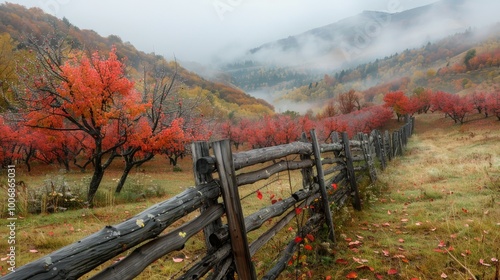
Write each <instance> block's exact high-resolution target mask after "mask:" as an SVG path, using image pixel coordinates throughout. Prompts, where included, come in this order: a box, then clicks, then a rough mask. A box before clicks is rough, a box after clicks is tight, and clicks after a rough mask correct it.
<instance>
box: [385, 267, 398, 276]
mask: <svg viewBox="0 0 500 280" xmlns="http://www.w3.org/2000/svg"><path fill="white" fill-rule="evenodd" d="M387 274H389V275H396V274H398V271H397V270H396V269H395V268H391V269H389V270H388V271H387Z"/></svg>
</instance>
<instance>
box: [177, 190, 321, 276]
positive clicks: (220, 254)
mask: <svg viewBox="0 0 500 280" xmlns="http://www.w3.org/2000/svg"><path fill="white" fill-rule="evenodd" d="M318 197H319V194H318V193H315V194H313V195H312V196H309V197H308V198H306V200H305V201H302V202H301V203H300V204H299V205H298V207H304V206H305V205H309V204H310V203H311V202H312V201H314V200H315V199H317V198H318ZM296 215H297V212H296V211H295V210H292V211H290V212H289V213H288V214H287V215H286V216H285V217H283V218H282V219H280V220H279V221H278V222H276V224H274V225H273V226H272V227H271V228H270V229H269V230H267V231H266V232H265V233H264V234H262V235H261V236H259V237H258V238H257V239H256V240H255V241H253V242H252V243H251V244H250V245H249V251H250V255H251V256H253V255H254V254H255V253H256V252H257V251H258V250H259V249H260V248H261V247H262V246H263V245H265V244H266V243H267V242H268V241H269V240H270V239H271V238H272V237H273V236H275V235H276V233H277V232H278V231H280V230H281V229H283V227H285V226H286V225H287V224H288V223H289V222H290V221H291V220H292V219H293V218H294V217H295V216H296ZM223 231H224V230H221V232H219V236H217V237H216V238H215V239H213V241H214V244H217V245H219V246H220V249H219V250H217V251H216V252H215V253H213V254H210V255H207V256H205V257H204V258H203V259H202V260H201V261H200V262H198V263H196V264H195V265H194V266H193V267H192V268H190V269H189V270H188V271H187V272H186V273H185V274H184V275H182V277H181V278H179V279H199V278H200V277H202V276H203V275H205V274H206V273H208V271H209V270H211V269H212V267H213V266H215V265H216V264H218V263H220V262H222V261H223V260H224V259H225V258H227V257H228V256H229V255H230V254H231V245H230V244H229V240H228V236H229V234H228V233H227V229H226V230H225V232H223ZM215 279H217V278H215Z"/></svg>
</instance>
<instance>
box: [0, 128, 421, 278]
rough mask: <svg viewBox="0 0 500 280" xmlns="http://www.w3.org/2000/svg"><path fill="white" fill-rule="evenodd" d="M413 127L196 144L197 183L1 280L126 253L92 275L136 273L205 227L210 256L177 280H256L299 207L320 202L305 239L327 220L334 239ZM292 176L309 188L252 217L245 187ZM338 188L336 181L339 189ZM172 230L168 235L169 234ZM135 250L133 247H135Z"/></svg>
mask: <svg viewBox="0 0 500 280" xmlns="http://www.w3.org/2000/svg"><path fill="white" fill-rule="evenodd" d="M413 128H414V118H410V119H408V120H407V122H406V124H405V125H403V126H402V127H401V128H400V129H399V130H397V131H394V132H393V133H392V134H390V133H389V132H388V131H385V133H380V132H379V131H377V130H374V131H372V132H371V133H370V134H369V135H367V134H362V133H361V134H358V135H357V136H356V137H355V139H353V140H349V139H348V136H347V134H346V133H345V132H344V133H342V134H340V135H339V134H338V133H336V132H335V133H332V134H331V139H329V141H328V143H327V144H320V143H319V142H318V139H317V136H316V133H315V131H314V130H311V131H310V137H309V139H308V138H307V137H306V134H305V133H304V134H303V136H302V140H301V141H298V142H293V143H290V144H285V145H279V146H274V147H268V148H260V149H254V150H250V151H245V152H239V153H234V154H233V153H232V151H231V146H230V142H229V140H223V141H218V142H213V143H211V144H209V143H207V142H197V143H193V144H192V153H193V164H194V173H195V174H194V175H195V182H196V186H195V187H189V188H187V189H186V190H185V191H183V192H182V193H180V194H178V195H177V196H175V197H173V198H171V199H168V200H166V201H163V202H160V203H158V204H156V205H154V206H152V207H150V208H148V209H147V210H145V211H143V212H142V213H140V214H137V215H136V216H134V217H133V218H131V219H129V220H127V221H124V222H122V223H120V224H117V225H112V226H111V225H110V226H106V227H104V228H103V229H102V230H100V231H99V232H96V233H94V234H92V235H90V236H88V237H86V238H84V239H82V240H80V241H78V242H76V243H73V244H71V245H68V246H66V247H63V248H61V249H59V250H57V251H55V252H53V253H51V254H49V255H47V256H44V257H42V258H40V259H38V260H36V261H34V262H31V263H28V264H26V265H24V266H22V267H20V268H18V269H17V270H16V271H15V272H13V273H10V274H8V275H6V276H5V277H3V278H2V279H5V280H9V279H15V280H21V279H77V278H79V277H81V276H83V275H85V274H86V273H88V272H89V271H91V270H93V269H94V268H96V267H97V266H99V265H101V264H103V263H104V262H106V261H108V260H110V259H113V258H115V257H117V256H118V255H121V254H124V253H128V255H127V256H126V257H125V258H123V259H122V260H120V261H119V262H116V263H114V264H112V265H111V266H109V267H107V268H105V269H104V270H102V271H100V272H99V273H98V274H96V275H94V276H92V277H91V278H90V279H94V280H95V279H106V280H109V279H119V280H125V279H133V278H134V277H136V276H137V275H139V274H140V273H141V272H142V271H143V270H144V269H145V268H146V267H147V266H148V265H150V264H151V263H153V262H154V261H155V260H157V259H159V258H161V257H163V256H165V255H166V254H168V253H171V252H173V251H176V250H181V249H182V248H184V246H188V245H187V244H189V243H188V242H187V241H188V240H189V239H190V238H191V237H192V236H194V235H195V234H197V233H199V232H201V231H203V234H204V237H205V245H206V254H205V255H204V257H200V259H199V260H198V261H197V262H195V263H192V265H191V266H190V267H189V268H186V269H185V271H184V273H183V274H182V275H180V276H178V277H177V279H200V278H205V279H229V278H231V277H232V276H234V274H237V275H238V278H239V279H257V273H256V270H255V267H254V264H253V263H252V256H254V255H255V254H256V252H257V251H258V250H259V249H261V248H262V247H263V246H264V245H265V244H266V243H268V242H269V241H270V240H271V239H272V238H273V237H274V236H276V235H277V234H278V233H279V232H280V230H282V229H284V228H285V229H286V228H287V227H288V226H289V223H290V222H291V221H292V220H293V219H294V218H295V216H296V215H297V213H298V212H297V211H295V209H297V208H303V207H305V206H309V205H312V204H313V203H315V205H314V211H311V212H310V213H309V215H308V220H307V222H305V224H304V225H303V226H301V227H300V230H299V229H297V236H301V237H304V236H306V235H307V234H308V233H309V232H311V231H314V230H316V229H318V228H319V227H321V226H324V225H325V224H326V226H327V228H328V229H329V235H328V236H329V239H330V240H331V241H332V242H335V231H334V230H335V225H334V224H333V217H332V215H333V214H334V213H335V211H332V210H334V209H338V208H339V207H342V206H343V205H344V204H345V203H346V202H347V201H351V203H352V205H353V207H354V209H356V210H361V207H362V201H361V199H360V193H359V190H358V180H359V178H360V176H369V178H370V180H371V181H372V182H374V181H375V180H376V179H377V168H376V165H377V164H378V166H379V168H380V169H382V170H383V169H384V168H385V167H386V165H387V162H388V161H389V160H391V159H392V158H394V157H396V156H398V155H402V153H403V150H404V147H405V146H406V143H407V141H408V138H409V137H410V136H411V135H412V134H413ZM210 148H211V149H210ZM211 151H212V152H211ZM283 172H286V173H287V174H290V172H300V174H301V178H302V182H301V183H299V185H300V186H299V188H300V189H298V190H296V191H294V192H293V193H290V194H289V195H290V196H289V197H287V198H283V199H281V200H279V201H275V203H274V204H271V205H269V206H267V207H265V208H263V209H260V210H258V211H256V212H254V213H251V214H249V215H248V216H246V217H245V216H244V215H243V213H244V211H243V209H242V204H241V196H240V189H241V188H242V187H243V186H245V185H255V184H256V183H257V182H267V181H269V180H270V178H271V177H273V176H279V174H280V173H283ZM214 175H215V176H214ZM298 177H300V176H298ZM332 186H335V187H336V189H335V190H334V191H333V188H332ZM290 192H291V191H290ZM220 198H222V199H220ZM194 211H199V215H198V216H197V217H196V218H193V219H192V220H190V221H189V222H187V223H185V224H182V225H181V226H180V227H178V228H174V229H169V227H171V226H172V224H173V223H174V222H176V221H178V220H179V219H181V218H183V217H185V216H186V215H188V214H189V213H192V212H194ZM272 218H276V219H275V220H276V221H274V220H273V224H272V225H271V226H267V228H265V229H264V230H263V233H262V234H260V235H259V236H258V237H256V238H254V239H253V240H252V242H251V243H250V242H249V238H248V233H249V232H251V231H254V230H256V229H258V228H260V227H261V226H262V225H263V224H264V223H266V222H267V221H269V220H270V219H272ZM167 229H168V230H167ZM164 231H165V232H167V233H165V234H162V233H163V232H164ZM138 245H139V246H138ZM297 246H299V245H298V244H296V242H295V241H294V240H293V238H292V240H289V241H288V246H286V247H285V249H284V250H283V251H282V252H281V253H280V256H279V257H277V260H276V262H275V264H274V267H272V268H271V269H270V270H269V271H265V272H260V273H259V277H261V276H260V275H263V276H262V277H261V278H262V279H275V278H277V277H278V275H279V274H280V273H281V272H283V270H284V269H285V268H286V266H287V263H288V261H289V260H290V258H291V257H292V256H293V254H294V252H295V251H296V250H297ZM129 249H130V250H131V252H126V251H128V250H129ZM228 277H229V278H228Z"/></svg>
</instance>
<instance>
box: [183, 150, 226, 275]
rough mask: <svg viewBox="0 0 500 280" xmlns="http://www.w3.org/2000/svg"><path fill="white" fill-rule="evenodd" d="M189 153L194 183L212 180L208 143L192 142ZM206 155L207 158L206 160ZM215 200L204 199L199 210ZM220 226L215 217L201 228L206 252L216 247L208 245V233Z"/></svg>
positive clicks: (214, 203) (218, 220)
mask: <svg viewBox="0 0 500 280" xmlns="http://www.w3.org/2000/svg"><path fill="white" fill-rule="evenodd" d="M191 153H192V160H193V172H194V178H195V183H196V185H201V184H203V183H206V182H211V181H212V180H213V177H212V173H213V171H214V169H215V160H214V158H213V157H209V156H210V146H209V144H208V143H207V142H202V141H198V142H194V143H192V144H191ZM206 157H208V160H206ZM201 159H205V160H206V161H205V160H202V161H201V165H204V166H203V168H201V167H200V166H199V165H200V160H201ZM217 200H218V198H213V199H207V201H205V203H203V205H202V206H201V207H200V212H201V213H203V212H204V211H205V210H207V209H208V208H209V207H211V206H212V205H217V204H218V202H217ZM221 226H222V220H221V219H217V220H215V221H213V222H212V223H210V224H209V225H207V226H206V227H205V228H204V229H203V233H204V237H205V246H206V248H207V252H208V253H210V252H213V251H214V250H215V249H216V248H213V247H212V246H211V245H210V240H209V239H208V237H209V236H210V234H212V233H213V232H215V231H217V230H218V229H219V228H220V227H221ZM216 269H217V268H216Z"/></svg>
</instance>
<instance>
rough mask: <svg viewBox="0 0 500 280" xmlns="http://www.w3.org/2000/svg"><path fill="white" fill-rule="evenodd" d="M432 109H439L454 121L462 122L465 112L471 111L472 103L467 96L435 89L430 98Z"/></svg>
mask: <svg viewBox="0 0 500 280" xmlns="http://www.w3.org/2000/svg"><path fill="white" fill-rule="evenodd" d="M431 107H432V110H433V111H441V112H443V113H445V115H446V116H449V117H450V118H451V119H452V120H453V121H455V123H460V124H462V123H464V121H465V117H466V116H467V114H469V113H470V112H472V110H473V105H472V103H471V102H470V100H469V98H467V97H460V96H458V95H456V94H451V93H447V92H442V91H437V92H435V93H434V94H433V96H432V98H431Z"/></svg>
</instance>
